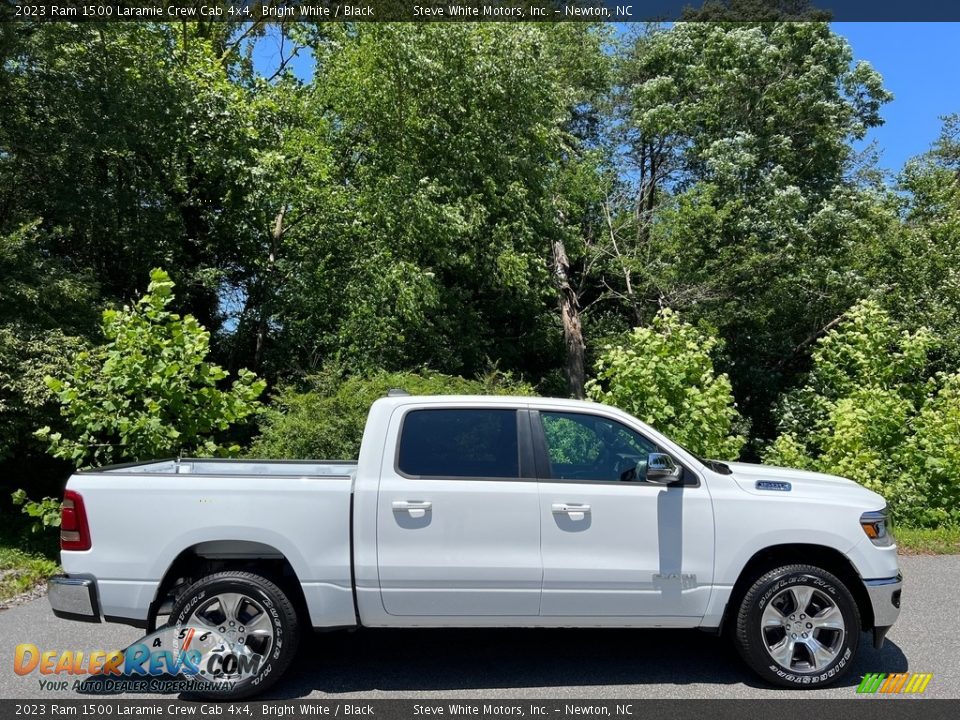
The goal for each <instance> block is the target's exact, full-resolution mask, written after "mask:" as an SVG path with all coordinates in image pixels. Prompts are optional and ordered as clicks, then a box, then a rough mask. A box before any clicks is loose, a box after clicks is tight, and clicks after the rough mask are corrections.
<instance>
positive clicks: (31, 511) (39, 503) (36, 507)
mask: <svg viewBox="0 0 960 720" xmlns="http://www.w3.org/2000/svg"><path fill="white" fill-rule="evenodd" d="M10 497H11V500H12V501H13V504H14V505H17V506H20V507H21V508H23V513H24V514H25V515H27V516H28V517H30V518H33V520H32V522H31V526H30V529H31V531H32V532H39V531H41V530H43V529H44V528H56V527H60V505H61V503H60V501H59V500H57V499H56V498H51V497H45V498H43V499H42V500H30V498H28V497H27V493H26V492H25V491H24V490H22V489H21V490H16V491H15V492H14V493H13V494H12V495H11V496H10Z"/></svg>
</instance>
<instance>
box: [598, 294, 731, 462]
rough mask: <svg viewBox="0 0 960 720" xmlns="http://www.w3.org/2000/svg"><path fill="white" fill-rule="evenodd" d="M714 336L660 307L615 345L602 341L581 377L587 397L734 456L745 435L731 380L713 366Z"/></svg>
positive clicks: (697, 448)
mask: <svg viewBox="0 0 960 720" xmlns="http://www.w3.org/2000/svg"><path fill="white" fill-rule="evenodd" d="M718 344H719V341H718V340H717V339H716V338H715V337H712V336H710V335H707V334H705V333H703V332H701V331H700V330H698V329H697V328H695V327H693V326H692V325H688V324H687V323H684V322H681V321H680V319H679V318H678V317H677V316H676V315H675V314H674V313H673V312H671V311H670V310H663V311H661V312H660V313H659V314H658V315H657V316H656V317H655V318H654V320H653V324H652V326H651V327H638V328H634V329H633V331H632V332H631V333H630V334H629V335H628V336H627V338H626V340H625V342H623V343H621V344H619V345H607V346H606V347H605V348H604V349H603V352H601V353H600V357H599V358H598V360H597V362H596V376H595V377H594V378H592V379H591V380H589V381H588V382H587V395H588V396H589V397H590V399H592V400H596V401H597V402H602V403H605V404H607V405H613V406H615V407H618V408H620V409H621V410H624V411H626V412H628V413H631V414H632V415H633V416H635V417H637V418H639V419H640V420H643V421H644V422H645V423H647V424H648V425H652V426H653V427H655V428H657V430H659V431H660V432H662V433H664V434H665V435H668V436H669V437H671V438H672V439H674V440H676V441H677V442H679V443H680V444H681V445H684V446H686V447H688V448H690V450H692V451H693V452H695V453H697V454H700V455H705V456H708V457H711V458H718V459H725V460H732V459H735V458H736V457H737V456H738V455H739V453H740V449H741V448H742V447H743V445H744V442H745V438H744V436H743V434H742V433H740V432H738V430H737V428H738V427H739V425H740V424H741V423H742V420H741V417H740V415H739V413H738V412H737V410H736V405H735V403H734V401H733V390H732V388H731V386H730V379H729V378H728V377H727V376H726V375H724V374H721V375H717V374H716V372H715V371H714V367H713V360H712V359H711V353H713V352H714V351H716V350H717V348H718Z"/></svg>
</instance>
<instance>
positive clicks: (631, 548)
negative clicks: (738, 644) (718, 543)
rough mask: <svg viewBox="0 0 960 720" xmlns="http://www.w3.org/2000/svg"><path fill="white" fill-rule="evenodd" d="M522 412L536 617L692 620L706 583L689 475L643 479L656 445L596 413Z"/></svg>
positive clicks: (707, 549) (700, 494) (703, 501)
mask: <svg viewBox="0 0 960 720" xmlns="http://www.w3.org/2000/svg"><path fill="white" fill-rule="evenodd" d="M531 415H532V417H531V419H532V425H533V435H534V440H535V445H536V446H537V448H538V460H539V462H538V474H539V475H540V480H541V483H540V522H541V525H542V528H543V530H542V541H541V552H542V556H543V596H542V600H541V615H545V616H570V617H593V618H597V619H598V622H600V623H603V622H604V619H606V621H608V622H610V623H611V624H613V623H615V622H616V621H615V620H613V618H617V617H623V618H627V617H634V616H645V617H659V618H663V621H664V624H674V625H693V624H695V620H696V619H697V618H700V617H702V616H703V614H704V612H705V611H706V607H707V601H708V599H709V595H710V589H711V583H712V582H713V510H712V507H711V503H710V497H709V494H708V491H707V488H706V487H705V486H704V485H703V484H702V482H700V480H699V478H698V477H697V476H696V475H695V474H693V473H692V472H691V471H690V470H689V469H684V476H683V480H681V481H680V482H679V483H678V484H677V485H675V486H663V485H656V484H653V483H650V482H647V481H646V480H645V475H646V457H647V454H648V453H650V452H659V451H661V450H662V448H659V447H657V446H656V444H654V443H653V442H652V441H651V440H649V439H647V438H646V437H645V436H644V435H643V434H641V433H640V432H638V431H637V430H635V429H633V428H630V427H627V426H626V425H625V424H623V423H622V422H620V421H619V420H617V419H615V418H612V417H609V416H605V415H603V414H602V411H598V413H597V414H590V413H579V412H577V413H568V412H554V411H550V410H548V409H542V410H540V411H539V413H537V412H534V413H532V414H531Z"/></svg>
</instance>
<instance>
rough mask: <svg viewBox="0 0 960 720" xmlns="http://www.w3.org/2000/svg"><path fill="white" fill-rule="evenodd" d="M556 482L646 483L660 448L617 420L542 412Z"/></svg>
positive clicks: (596, 416)
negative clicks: (651, 459)
mask: <svg viewBox="0 0 960 720" xmlns="http://www.w3.org/2000/svg"><path fill="white" fill-rule="evenodd" d="M540 421H541V423H542V425H543V434H544V436H545V438H546V442H547V455H548V456H549V459H550V477H551V478H552V479H554V480H595V481H601V482H616V481H624V482H629V481H635V480H643V479H644V477H646V472H647V467H646V463H647V455H648V454H650V453H651V452H656V451H657V446H656V445H655V444H654V443H652V442H651V441H649V440H648V439H646V438H645V437H643V436H642V435H640V434H639V433H637V432H635V431H633V430H631V429H630V428H628V427H627V426H626V425H623V424H621V423H619V422H617V421H616V420H610V419H609V418H605V417H600V416H599V415H589V414H584V413H564V412H545V411H542V410H541V411H540Z"/></svg>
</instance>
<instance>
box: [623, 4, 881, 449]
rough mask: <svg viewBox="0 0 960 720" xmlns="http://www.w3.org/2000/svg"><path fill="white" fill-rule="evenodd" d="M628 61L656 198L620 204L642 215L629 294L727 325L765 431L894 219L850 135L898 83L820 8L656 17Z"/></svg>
mask: <svg viewBox="0 0 960 720" xmlns="http://www.w3.org/2000/svg"><path fill="white" fill-rule="evenodd" d="M708 14H709V13H708ZM620 68H621V81H622V82H623V84H624V98H623V100H622V103H623V105H624V107H623V109H622V111H621V112H622V115H623V118H624V123H623V128H624V131H625V133H626V135H625V137H624V141H625V142H627V143H629V145H628V147H630V148H631V149H632V152H631V153H630V156H629V159H630V160H631V162H633V163H635V164H636V165H638V168H637V170H636V171H635V174H636V176H637V177H638V178H640V182H641V186H640V187H639V188H638V190H640V191H643V192H642V193H641V195H642V196H643V197H644V198H645V202H644V203H643V204H642V205H641V206H639V207H626V208H620V209H619V212H620V214H621V215H622V217H621V219H620V222H621V223H623V224H626V225H627V226H631V227H632V226H635V228H636V229H635V239H634V240H632V241H631V244H630V245H628V249H627V250H624V251H623V254H624V255H625V256H626V257H627V258H628V260H629V262H627V263H626V268H627V269H628V270H629V271H630V274H631V277H630V280H631V286H630V287H629V288H628V287H626V286H625V285H623V284H622V283H621V284H618V285H617V286H616V287H617V288H618V295H617V296H618V297H631V296H632V297H636V298H638V300H636V301H635V304H636V306H637V308H638V312H639V313H640V315H647V314H648V313H649V312H650V310H648V309H647V308H653V307H662V306H669V307H672V308H673V309H675V310H677V311H678V312H681V313H682V314H683V315H684V317H685V318H687V319H689V320H690V321H691V322H695V323H697V322H700V321H702V322H705V323H706V324H707V326H709V327H712V328H716V330H717V332H718V333H719V335H720V336H721V337H722V338H723V339H724V341H725V354H726V357H727V358H728V360H727V361H726V362H725V363H724V365H723V369H724V370H725V371H726V372H727V373H728V374H729V375H730V378H731V381H732V383H733V387H734V390H735V392H736V393H737V397H738V401H739V406H740V407H741V408H742V409H743V410H744V411H745V412H747V413H748V414H749V415H750V416H751V418H752V419H753V420H754V423H753V426H754V430H755V431H756V432H759V433H761V434H762V433H768V432H770V431H771V430H772V427H771V425H772V421H771V419H770V417H769V415H768V413H769V408H770V406H771V404H772V402H773V401H774V400H775V398H776V397H777V396H778V394H779V393H780V392H781V389H782V388H783V387H784V386H785V384H786V383H787V382H789V380H790V379H791V378H792V377H793V376H794V375H795V374H796V371H797V367H798V366H802V361H803V360H804V359H805V358H804V357H803V356H802V354H800V352H799V351H802V350H804V349H805V347H806V345H805V344H804V343H805V341H806V339H807V338H808V337H810V336H812V335H814V334H815V333H817V332H818V331H819V330H820V329H821V328H823V327H824V326H825V325H827V323H829V322H830V321H831V320H833V319H834V318H835V317H837V316H838V315H840V314H841V313H842V312H843V311H844V310H846V309H847V308H848V307H849V306H850V305H852V304H853V302H855V301H856V300H857V299H858V298H859V297H862V296H863V295H865V294H866V291H867V287H868V283H867V282H866V274H865V270H864V268H863V264H864V262H865V259H866V258H867V257H868V256H869V255H870V253H869V252H867V249H868V248H873V247H874V246H875V245H876V244H879V243H881V242H883V241H884V238H886V237H888V236H890V235H891V231H892V232H893V233H895V232H896V224H897V222H898V219H897V215H896V209H897V208H896V206H895V203H894V202H893V201H892V199H891V198H890V196H889V193H888V192H887V191H886V190H885V189H884V188H883V187H882V186H880V185H879V184H878V183H877V182H876V177H875V175H871V174H870V173H869V172H861V171H860V168H859V166H858V160H857V158H856V157H855V156H854V155H853V153H852V149H851V146H850V142H851V140H855V139H858V138H861V137H863V135H864V133H865V132H866V131H867V129H868V128H870V127H873V126H876V125H878V124H879V123H880V122H881V119H880V115H879V110H880V107H881V106H882V104H883V103H885V102H886V101H888V100H889V99H890V95H889V93H888V92H886V90H884V89H883V86H882V81H881V78H880V76H879V74H878V73H877V72H876V71H875V70H873V68H871V67H870V66H869V65H868V64H867V63H864V62H860V63H853V62H852V52H851V49H850V47H849V45H848V43H847V42H846V40H844V38H842V37H841V36H840V35H837V34H836V33H834V32H833V31H832V30H831V29H830V26H829V25H828V24H826V23H818V22H799V23H798V22H781V23H774V22H771V23H761V24H758V23H710V22H693V23H680V24H677V25H674V26H673V27H671V28H669V29H665V28H658V29H656V30H654V31H652V32H647V33H643V34H640V35H639V36H638V37H637V38H636V41H635V42H634V43H632V45H631V46H630V47H629V49H628V50H627V51H626V52H625V53H624V55H623V57H622V58H621V63H620ZM635 195H637V193H625V194H624V196H625V197H626V198H627V199H628V200H630V202H632V198H633V197H634V196H635ZM624 236H625V238H624V239H625V240H627V239H629V233H624ZM621 247H622V245H621ZM629 248H633V249H632V250H630V249H629ZM761 436H762V435H761Z"/></svg>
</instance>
